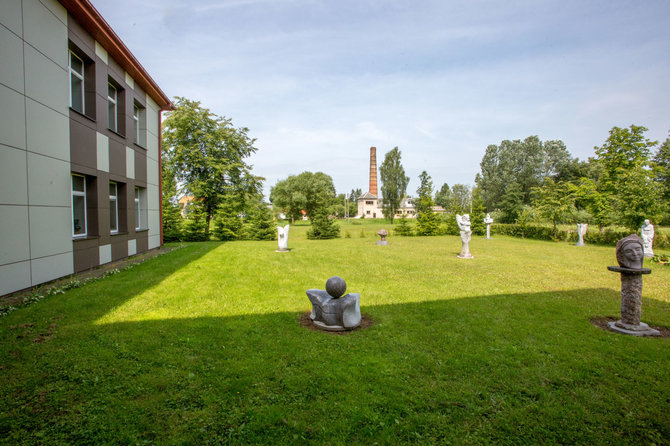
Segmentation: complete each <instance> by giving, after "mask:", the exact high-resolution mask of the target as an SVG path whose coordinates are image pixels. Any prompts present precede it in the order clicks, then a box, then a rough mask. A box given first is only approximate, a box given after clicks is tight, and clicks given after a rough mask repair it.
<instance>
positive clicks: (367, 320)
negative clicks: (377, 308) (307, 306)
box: [298, 311, 375, 336]
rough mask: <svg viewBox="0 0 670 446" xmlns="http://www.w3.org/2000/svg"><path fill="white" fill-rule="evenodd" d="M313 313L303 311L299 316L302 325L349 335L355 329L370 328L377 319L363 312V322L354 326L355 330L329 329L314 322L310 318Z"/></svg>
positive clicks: (340, 334) (320, 330)
mask: <svg viewBox="0 0 670 446" xmlns="http://www.w3.org/2000/svg"><path fill="white" fill-rule="evenodd" d="M310 314H312V313H311V312H309V311H308V312H307V313H303V314H301V315H300V316H298V322H300V325H302V326H303V327H305V328H307V329H308V330H314V331H319V332H321V333H327V334H331V335H339V336H342V335H348V334H349V333H353V332H354V331H358V330H364V329H366V328H370V327H372V326H373V325H374V324H375V321H373V320H372V318H371V317H370V316H368V315H367V314H361V324H360V325H359V326H358V327H356V328H354V329H353V330H347V331H327V330H322V329H320V328H319V327H317V326H316V325H314V323H313V322H312V319H310V317H309V315H310Z"/></svg>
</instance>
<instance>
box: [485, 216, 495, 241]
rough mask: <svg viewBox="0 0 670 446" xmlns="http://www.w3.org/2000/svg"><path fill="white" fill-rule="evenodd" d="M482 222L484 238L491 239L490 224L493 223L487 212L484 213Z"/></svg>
mask: <svg viewBox="0 0 670 446" xmlns="http://www.w3.org/2000/svg"><path fill="white" fill-rule="evenodd" d="M484 223H485V224H486V238H487V239H489V240H490V239H491V224H492V223H493V219H492V218H491V216H490V215H489V214H486V217H485V218H484Z"/></svg>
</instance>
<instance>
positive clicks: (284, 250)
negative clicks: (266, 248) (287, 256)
mask: <svg viewBox="0 0 670 446" xmlns="http://www.w3.org/2000/svg"><path fill="white" fill-rule="evenodd" d="M275 252H291V250H290V249H277V250H276V251H275Z"/></svg>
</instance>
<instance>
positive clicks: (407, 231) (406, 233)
mask: <svg viewBox="0 0 670 446" xmlns="http://www.w3.org/2000/svg"><path fill="white" fill-rule="evenodd" d="M399 220H400V224H398V226H397V227H395V228H393V233H394V234H395V235H399V236H402V237H411V236H412V235H414V230H413V229H412V227H411V226H410V225H409V223H408V222H407V217H405V216H404V215H403V216H402V218H400V219H399Z"/></svg>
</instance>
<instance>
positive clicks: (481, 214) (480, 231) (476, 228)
mask: <svg viewBox="0 0 670 446" xmlns="http://www.w3.org/2000/svg"><path fill="white" fill-rule="evenodd" d="M472 196H473V198H472V212H470V222H471V226H470V228H471V229H472V233H473V234H475V235H484V234H486V223H484V218H485V217H486V208H484V200H482V197H481V194H480V193H479V189H475V190H474V191H473V193H472ZM457 225H458V224H457Z"/></svg>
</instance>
